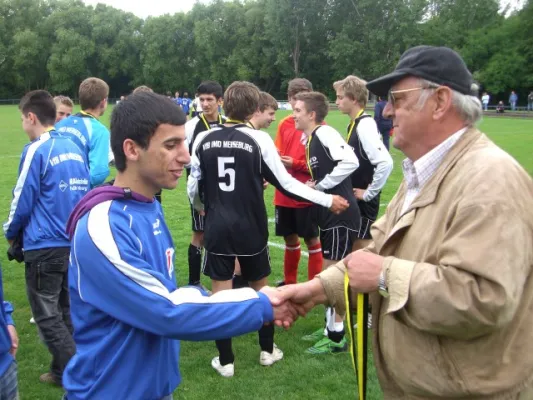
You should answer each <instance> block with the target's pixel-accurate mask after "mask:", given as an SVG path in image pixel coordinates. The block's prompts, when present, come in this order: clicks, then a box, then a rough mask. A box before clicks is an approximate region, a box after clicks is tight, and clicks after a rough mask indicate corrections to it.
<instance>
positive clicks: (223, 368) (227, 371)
mask: <svg viewBox="0 0 533 400" xmlns="http://www.w3.org/2000/svg"><path fill="white" fill-rule="evenodd" d="M211 366H212V367H213V368H214V369H216V371H217V372H218V373H219V374H220V375H222V376H223V377H224V378H231V377H232V376H233V374H235V364H234V363H231V364H226V365H220V358H219V357H215V358H213V359H212V360H211Z"/></svg>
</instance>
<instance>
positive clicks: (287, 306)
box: [260, 286, 299, 329]
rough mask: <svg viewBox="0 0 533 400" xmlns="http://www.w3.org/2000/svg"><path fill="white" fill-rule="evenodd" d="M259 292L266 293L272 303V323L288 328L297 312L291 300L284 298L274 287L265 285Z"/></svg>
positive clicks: (296, 316) (295, 317) (294, 319)
mask: <svg viewBox="0 0 533 400" xmlns="http://www.w3.org/2000/svg"><path fill="white" fill-rule="evenodd" d="M260 292H261V293H263V294H264V295H266V296H267V297H268V298H269V300H270V303H271V304H272V308H273V310H274V323H275V324H276V325H277V326H282V327H284V328H285V329H288V328H290V326H291V325H292V324H293V323H294V321H296V319H297V318H298V315H299V312H298V310H297V308H296V307H295V306H294V305H293V304H292V303H291V302H288V301H286V300H284V299H283V298H282V297H281V296H280V295H279V292H278V291H277V290H276V289H275V288H272V287H268V286H265V287H263V288H262V289H261V290H260Z"/></svg>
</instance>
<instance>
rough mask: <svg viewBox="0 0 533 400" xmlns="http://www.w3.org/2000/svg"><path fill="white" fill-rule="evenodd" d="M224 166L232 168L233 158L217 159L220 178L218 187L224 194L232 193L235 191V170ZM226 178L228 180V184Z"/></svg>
mask: <svg viewBox="0 0 533 400" xmlns="http://www.w3.org/2000/svg"><path fill="white" fill-rule="evenodd" d="M226 164H229V166H230V167H231V166H233V165H234V164H235V157H218V177H219V178H222V179H221V181H220V182H219V183H218V187H219V188H220V190H223V191H224V192H233V191H234V190H235V169H234V168H227V167H226ZM226 177H228V178H229V183H228V182H227V181H228V179H227V178H226Z"/></svg>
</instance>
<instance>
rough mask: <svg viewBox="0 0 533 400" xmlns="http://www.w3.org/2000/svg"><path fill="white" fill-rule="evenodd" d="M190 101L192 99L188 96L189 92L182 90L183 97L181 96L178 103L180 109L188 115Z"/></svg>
mask: <svg viewBox="0 0 533 400" xmlns="http://www.w3.org/2000/svg"><path fill="white" fill-rule="evenodd" d="M191 103H192V100H191V99H190V98H189V93H187V92H183V97H182V98H181V101H180V102H179V103H178V104H179V105H180V106H181V109H182V110H183V112H184V113H185V115H189V110H190V108H191Z"/></svg>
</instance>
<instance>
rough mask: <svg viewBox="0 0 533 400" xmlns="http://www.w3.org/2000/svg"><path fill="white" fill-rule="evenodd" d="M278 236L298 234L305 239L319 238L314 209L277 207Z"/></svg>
mask: <svg viewBox="0 0 533 400" xmlns="http://www.w3.org/2000/svg"><path fill="white" fill-rule="evenodd" d="M275 212H276V236H283V237H287V236H289V235H293V234H297V235H298V236H299V237H301V238H304V239H311V238H316V237H318V226H317V224H316V223H315V222H314V220H313V207H305V208H290V207H282V206H276V211H275Z"/></svg>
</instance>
